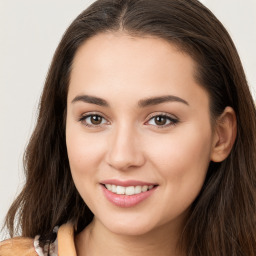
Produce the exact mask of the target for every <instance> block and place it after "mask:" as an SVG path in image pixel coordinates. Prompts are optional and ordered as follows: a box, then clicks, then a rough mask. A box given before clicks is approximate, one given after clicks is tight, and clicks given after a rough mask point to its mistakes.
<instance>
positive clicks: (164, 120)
mask: <svg viewBox="0 0 256 256" xmlns="http://www.w3.org/2000/svg"><path fill="white" fill-rule="evenodd" d="M178 122H179V120H178V119H177V118H173V117H171V116H169V115H166V114H161V115H155V116H153V117H151V118H150V119H149V121H148V122H147V124H150V125H154V126H157V127H159V128H164V127H168V126H171V125H175V124H177V123H178Z"/></svg>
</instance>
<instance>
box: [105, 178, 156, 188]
mask: <svg viewBox="0 0 256 256" xmlns="http://www.w3.org/2000/svg"><path fill="white" fill-rule="evenodd" d="M100 183H101V184H104V185H105V184H111V185H116V186H122V187H129V186H144V185H146V186H151V185H153V186H156V185H158V184H156V183H150V182H144V181H139V180H116V179H109V180H103V181H101V182H100Z"/></svg>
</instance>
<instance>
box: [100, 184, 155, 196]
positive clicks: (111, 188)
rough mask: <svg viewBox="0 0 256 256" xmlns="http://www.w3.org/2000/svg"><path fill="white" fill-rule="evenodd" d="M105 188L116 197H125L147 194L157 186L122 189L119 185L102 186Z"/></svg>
mask: <svg viewBox="0 0 256 256" xmlns="http://www.w3.org/2000/svg"><path fill="white" fill-rule="evenodd" d="M102 185H103V186H105V188H106V189H107V190H108V191H110V192H112V193H114V194H117V195H127V196H132V195H136V194H141V193H144V192H147V191H149V190H151V189H153V188H154V187H156V186H157V185H143V186H128V187H123V186H119V185H114V184H102Z"/></svg>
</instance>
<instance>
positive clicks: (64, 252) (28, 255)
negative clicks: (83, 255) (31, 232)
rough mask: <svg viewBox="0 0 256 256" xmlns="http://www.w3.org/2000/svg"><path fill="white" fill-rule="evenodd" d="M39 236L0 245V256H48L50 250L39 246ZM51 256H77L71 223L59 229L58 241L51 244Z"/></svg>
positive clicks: (22, 238)
mask: <svg viewBox="0 0 256 256" xmlns="http://www.w3.org/2000/svg"><path fill="white" fill-rule="evenodd" d="M38 239H39V236H36V237H35V239H32V238H26V237H15V238H12V239H8V240H5V241H3V242H1V243H0V256H17V255H19V256H46V255H47V253H46V252H44V251H48V248H44V249H43V248H41V247H40V246H39V241H38ZM49 249H50V250H49V251H50V256H77V254H76V249H75V242H74V228H73V226H72V225H71V224H70V223H67V224H64V225H62V226H61V227H60V228H59V229H58V233H57V239H56V241H55V242H54V243H53V244H51V246H50V248H49Z"/></svg>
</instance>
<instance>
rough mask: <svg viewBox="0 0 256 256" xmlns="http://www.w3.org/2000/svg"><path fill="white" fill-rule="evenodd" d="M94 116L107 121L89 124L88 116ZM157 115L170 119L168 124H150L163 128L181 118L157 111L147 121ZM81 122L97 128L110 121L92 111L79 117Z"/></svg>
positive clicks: (176, 122)
mask: <svg viewBox="0 0 256 256" xmlns="http://www.w3.org/2000/svg"><path fill="white" fill-rule="evenodd" d="M92 117H99V118H102V120H105V121H106V122H105V123H103V124H102V123H101V124H98V125H95V124H88V122H86V121H85V120H86V119H87V118H92ZM157 117H161V118H165V119H166V120H167V122H168V121H169V123H168V124H164V125H152V124H149V125H152V126H155V127H156V128H157V129H163V128H167V127H169V126H175V125H177V124H178V123H179V119H178V118H176V117H173V116H170V115H168V114H166V113H157V114H152V115H151V116H149V118H148V121H147V122H146V123H149V122H150V121H151V120H153V119H154V118H157ZM79 122H81V123H82V124H83V125H85V126H86V127H89V128H97V127H102V125H104V124H106V123H109V122H108V121H107V120H106V118H104V117H103V116H102V115H100V114H97V113H90V114H87V115H84V116H82V117H81V118H80V119H79Z"/></svg>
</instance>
